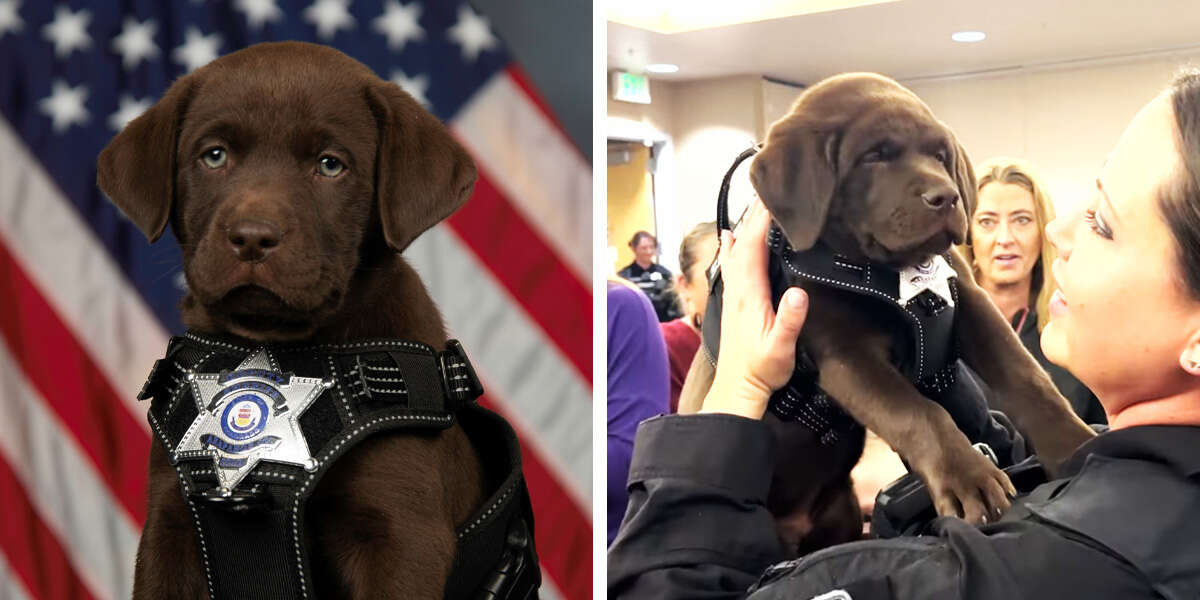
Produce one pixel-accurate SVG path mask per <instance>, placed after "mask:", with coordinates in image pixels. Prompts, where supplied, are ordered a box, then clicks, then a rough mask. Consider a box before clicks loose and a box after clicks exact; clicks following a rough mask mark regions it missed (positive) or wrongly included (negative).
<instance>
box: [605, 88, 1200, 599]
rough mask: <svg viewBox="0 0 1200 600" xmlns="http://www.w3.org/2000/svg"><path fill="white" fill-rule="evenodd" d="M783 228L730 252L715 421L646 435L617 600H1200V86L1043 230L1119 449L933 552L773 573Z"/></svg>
mask: <svg viewBox="0 0 1200 600" xmlns="http://www.w3.org/2000/svg"><path fill="white" fill-rule="evenodd" d="M769 222H770V217H769V215H768V214H767V212H766V210H765V209H763V208H762V207H761V206H756V207H754V208H752V209H751V211H750V213H749V214H748V216H747V217H746V219H745V224H744V225H743V227H742V228H741V230H740V231H739V234H738V236H737V239H734V238H733V237H732V236H728V235H726V237H725V238H723V241H722V245H721V264H722V265H723V273H724V277H725V280H724V281H725V296H724V299H725V302H724V305H723V313H722V321H723V323H725V324H726V326H725V327H724V328H723V329H724V331H726V332H729V334H728V335H723V336H722V338H721V342H720V344H721V348H720V356H721V361H720V362H719V364H718V366H717V369H716V376H715V379H714V381H713V385H712V387H711V389H710V392H709V394H708V396H707V397H706V399H705V401H704V405H703V408H702V410H701V413H702V414H698V415H689V416H669V417H660V418H658V419H654V420H651V421H648V422H646V423H644V424H643V426H642V427H641V428H640V431H639V433H638V436H637V441H636V447H635V451H634V459H633V465H632V467H631V475H630V482H631V486H630V490H631V493H630V502H629V507H630V508H629V512H628V513H627V514H626V517H625V521H624V523H623V524H622V528H621V532H620V534H619V535H618V537H617V540H616V542H615V543H614V545H613V547H612V550H611V552H610V553H609V561H608V564H609V594H610V596H614V597H628V598H640V597H654V598H669V597H680V598H694V597H705V598H737V597H743V596H746V595H747V594H749V597H750V598H754V599H764V598H813V597H818V596H819V597H822V598H829V599H833V598H839V599H845V598H853V599H854V600H863V599H876V598H878V599H885V598H896V599H899V598H971V599H993V598H994V599H1001V598H1003V599H1008V598H1164V597H1165V598H1195V597H1197V595H1200V569H1197V568H1196V556H1197V555H1200V541H1197V540H1200V519H1196V518H1195V511H1196V507H1198V506H1200V72H1195V73H1189V74H1186V75H1184V76H1182V77H1180V78H1179V79H1177V80H1176V81H1175V82H1174V83H1173V84H1172V86H1171V87H1170V88H1169V89H1168V90H1167V91H1165V92H1164V93H1162V94H1160V95H1159V96H1158V97H1156V98H1155V99H1154V100H1152V101H1151V102H1150V103H1149V104H1147V105H1146V106H1145V107H1144V108H1143V109H1142V110H1141V111H1140V112H1139V113H1138V114H1137V116H1136V117H1134V119H1133V121H1132V122H1131V123H1130V124H1129V126H1128V128H1127V129H1126V131H1125V133H1124V134H1123V135H1122V137H1121V139H1120V141H1119V142H1118V143H1117V146H1116V148H1115V149H1114V150H1113V152H1112V153H1111V154H1110V156H1109V159H1108V160H1107V162H1106V164H1105V165H1104V167H1103V168H1102V169H1101V172H1100V176H1099V178H1098V180H1097V182H1096V191H1095V193H1094V196H1093V198H1092V199H1091V201H1090V202H1089V203H1088V204H1087V207H1086V209H1085V210H1084V211H1083V212H1082V213H1081V214H1075V215H1070V216H1067V217H1062V218H1059V219H1056V220H1055V221H1054V222H1053V223H1051V224H1050V225H1049V226H1048V227H1047V228H1046V235H1047V238H1048V239H1049V241H1050V243H1051V244H1053V245H1054V247H1055V248H1056V249H1057V251H1058V255H1059V258H1058V259H1057V260H1055V261H1054V263H1053V264H1052V265H1051V268H1052V270H1053V274H1054V277H1055V280H1056V281H1057V286H1058V287H1057V290H1056V291H1055V292H1054V294H1053V297H1052V299H1051V301H1050V321H1049V323H1048V324H1047V325H1046V326H1045V328H1044V330H1043V332H1042V336H1041V346H1042V348H1043V349H1044V351H1045V354H1046V357H1047V358H1048V359H1050V360H1051V361H1053V362H1055V363H1057V364H1059V365H1062V366H1063V367H1065V368H1067V369H1068V370H1070V371H1071V372H1072V373H1074V374H1075V375H1076V376H1077V377H1078V378H1079V379H1080V380H1081V381H1082V382H1084V383H1085V384H1086V385H1087V386H1088V387H1090V388H1091V389H1092V390H1093V391H1094V392H1095V393H1096V395H1097V397H1098V398H1099V400H1100V402H1101V404H1102V405H1103V407H1104V411H1105V413H1106V414H1107V416H1108V421H1109V423H1110V427H1111V429H1110V431H1108V432H1106V433H1103V434H1101V435H1099V436H1097V437H1095V438H1093V439H1091V440H1089V441H1088V442H1086V443H1084V444H1083V445H1082V446H1081V447H1080V448H1079V449H1078V450H1077V451H1076V453H1075V455H1074V456H1073V457H1072V458H1071V459H1070V460H1069V461H1068V462H1067V463H1066V464H1065V465H1063V467H1062V468H1061V469H1060V475H1061V476H1062V477H1063V479H1059V480H1056V481H1052V482H1050V483H1048V484H1045V485H1043V486H1040V487H1038V488H1037V489H1035V490H1034V491H1033V492H1032V493H1031V494H1029V495H1028V496H1025V497H1022V498H1019V499H1017V500H1016V501H1015V502H1014V503H1013V506H1012V508H1011V509H1009V511H1008V512H1007V513H1005V515H1004V517H1003V518H1002V519H1001V520H1000V521H999V522H996V523H992V524H989V525H984V526H982V527H978V528H976V527H973V526H971V525H968V524H967V523H965V522H964V521H962V520H960V519H956V518H942V519H939V520H937V521H936V522H935V523H934V531H935V533H936V534H937V535H934V536H927V537H920V538H897V539H892V540H875V541H864V542H855V543H851V544H846V545H843V546H835V547H833V548H828V549H825V550H822V551H819V552H817V553H814V554H811V555H809V556H807V557H804V558H802V559H800V560H798V561H793V562H789V563H779V564H776V563H778V561H779V560H780V559H781V557H782V552H781V548H780V545H779V542H778V539H777V538H776V534H775V526H774V523H773V521H772V518H771V515H770V514H769V513H768V512H767V510H766V509H765V508H764V502H765V498H766V493H767V488H768V486H769V484H770V475H771V472H772V465H771V464H770V460H771V456H772V454H771V452H770V449H769V445H770V436H769V435H767V433H766V429H765V427H764V425H763V424H762V423H761V421H760V419H761V418H762V415H763V413H764V411H765V409H766V406H767V400H768V398H769V396H770V394H771V392H772V390H774V389H777V388H779V387H781V386H782V385H784V384H785V383H786V381H787V379H788V377H789V376H790V374H791V372H792V369H793V365H794V361H795V356H794V352H795V341H796V338H797V336H798V335H799V332H800V329H801V327H802V326H803V323H804V318H805V315H806V310H807V305H806V297H805V295H804V293H803V292H801V291H800V290H798V289H791V290H788V292H787V293H785V294H784V296H783V298H782V300H781V301H780V304H779V311H778V313H776V311H775V309H774V308H773V307H772V303H771V300H770V293H769V289H768V284H767V278H766V274H765V265H766V261H767V256H766V252H767V251H766V249H765V246H764V239H765V235H766V231H767V228H768V225H769ZM730 324H734V325H733V326H730ZM837 590H841V592H840V593H839V592H837Z"/></svg>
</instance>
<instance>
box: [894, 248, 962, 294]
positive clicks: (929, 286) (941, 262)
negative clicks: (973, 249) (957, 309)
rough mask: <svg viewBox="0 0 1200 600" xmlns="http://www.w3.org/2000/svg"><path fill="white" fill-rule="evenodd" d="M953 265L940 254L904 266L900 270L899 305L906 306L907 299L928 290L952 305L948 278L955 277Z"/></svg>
mask: <svg viewBox="0 0 1200 600" xmlns="http://www.w3.org/2000/svg"><path fill="white" fill-rule="evenodd" d="M956 275H957V273H955V272H954V267H951V266H950V263H948V262H946V259H945V258H944V257H943V256H942V255H940V254H937V255H934V256H933V257H931V258H927V259H925V261H924V262H922V263H921V264H919V265H916V266H913V267H905V268H904V269H901V271H900V299H899V300H897V302H899V303H900V306H906V305H907V304H908V301H909V300H912V299H913V298H914V297H916V295H917V294H920V293H921V292H923V291H925V290H929V291H931V292H933V293H935V294H937V295H939V296H941V297H942V299H943V300H945V301H946V303H947V304H949V305H950V306H954V296H953V295H952V294H951V293H950V278H951V277H955V276H956Z"/></svg>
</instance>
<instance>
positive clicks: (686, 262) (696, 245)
mask: <svg viewBox="0 0 1200 600" xmlns="http://www.w3.org/2000/svg"><path fill="white" fill-rule="evenodd" d="M716 236H717V222H716V221H705V222H703V223H700V224H699V225H696V226H695V227H693V228H692V229H691V230H690V231H688V232H687V233H686V234H684V236H683V241H682V242H680V243H679V270H680V271H682V272H683V278H684V279H686V280H687V281H688V283H691V282H692V266H693V265H695V264H696V261H697V260H700V259H706V260H708V261H709V262H712V259H713V258H714V257H712V256H700V255H699V252H700V244H701V243H703V242H704V240H706V239H708V238H709V237H713V238H715V237H716Z"/></svg>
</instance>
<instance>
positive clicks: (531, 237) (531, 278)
mask: <svg viewBox="0 0 1200 600" xmlns="http://www.w3.org/2000/svg"><path fill="white" fill-rule="evenodd" d="M565 201H566V200H565V199H564V202H565ZM447 222H448V223H449V224H450V228H451V229H453V230H454V231H455V233H457V234H458V237H459V238H461V239H462V241H463V244H464V245H465V246H467V247H468V248H470V249H471V251H472V252H473V253H474V254H475V255H476V256H477V257H479V260H480V261H481V262H483V264H484V265H485V266H486V267H487V268H488V270H489V271H491V272H492V274H493V275H495V276H496V279H497V280H499V282H500V283H501V284H502V285H503V286H504V288H505V289H506V290H508V293H509V294H510V295H511V296H512V298H513V300H514V301H515V302H516V303H520V305H521V306H522V307H523V308H524V309H525V312H526V313H527V314H528V315H529V317H530V318H531V320H533V321H534V322H535V323H537V324H538V326H539V327H540V328H541V329H542V331H544V332H545V333H546V335H547V336H548V337H549V338H550V340H551V341H552V342H553V343H554V345H555V346H557V347H558V349H559V350H560V351H561V352H562V353H563V355H564V356H566V357H567V360H569V361H570V362H571V364H573V365H575V368H576V370H578V371H579V374H580V375H582V376H583V378H584V379H586V380H587V381H588V383H591V381H592V295H591V293H590V292H589V291H588V289H587V288H586V287H584V285H583V284H582V283H580V281H579V279H578V278H577V277H575V274H574V273H572V272H571V271H570V269H568V268H567V266H566V265H564V264H563V262H562V261H561V260H559V258H558V255H557V254H555V253H554V250H552V249H551V248H550V246H549V244H547V243H546V242H545V241H544V240H543V239H542V237H541V235H540V234H539V233H538V232H537V230H535V229H534V228H533V227H530V226H529V224H528V223H526V222H525V219H524V218H522V217H521V215H520V213H519V212H517V210H516V209H515V208H513V206H512V204H510V203H509V201H508V199H507V198H505V197H504V195H503V194H501V193H500V191H499V190H497V189H496V187H495V186H494V185H492V182H491V181H490V180H489V179H488V177H487V173H485V172H484V171H483V170H482V169H480V174H479V181H478V182H476V184H475V193H474V194H472V195H471V199H470V200H469V201H468V202H467V203H466V204H465V205H464V206H463V207H462V208H460V209H459V210H458V212H456V213H454V214H453V215H451V216H450V218H449V219H448V221H447ZM579 243H580V244H590V243H591V240H579Z"/></svg>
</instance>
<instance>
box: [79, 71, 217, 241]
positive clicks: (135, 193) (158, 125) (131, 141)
mask: <svg viewBox="0 0 1200 600" xmlns="http://www.w3.org/2000/svg"><path fill="white" fill-rule="evenodd" d="M195 82H196V80H195V77H194V76H188V77H184V78H183V79H180V80H179V81H178V82H176V83H175V84H174V85H172V86H171V88H170V89H168V90H167V93H166V94H164V95H163V97H162V99H160V100H159V101H158V102H157V103H155V104H154V106H151V107H150V108H149V109H147V110H146V112H144V113H142V115H141V116H140V117H138V118H136V119H134V120H132V121H130V122H129V124H128V125H126V126H125V129H122V130H121V132H120V133H118V134H117V136H116V137H114V138H113V139H112V141H110V142H109V143H108V146H106V147H105V148H104V150H102V151H101V152H100V158H99V160H98V161H97V165H96V167H97V168H96V170H97V178H96V179H97V183H98V184H99V185H100V189H101V190H103V191H104V193H105V194H107V195H108V197H109V198H110V199H111V200H112V201H113V204H116V205H117V208H119V209H121V212H123V213H125V216H127V217H129V220H130V221H133V224H134V225H136V226H137V228H138V229H140V230H141V231H142V233H143V234H145V236H146V239H147V240H150V241H151V242H153V241H155V240H157V239H158V238H159V236H161V235H162V232H163V230H164V229H166V227H167V220H168V219H169V218H170V216H171V205H172V204H173V203H174V201H175V169H176V164H175V162H176V156H175V155H176V145H177V144H178V138H179V125H180V121H181V120H182V118H183V113H184V111H186V110H187V105H188V103H189V102H190V101H191V98H192V91H193V89H194V88H195V85H196V83H195Z"/></svg>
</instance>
